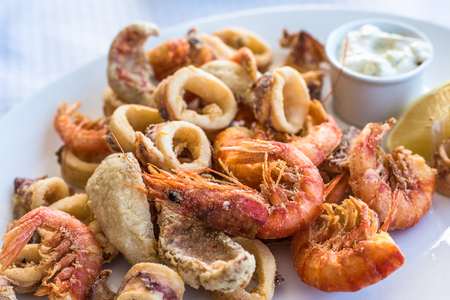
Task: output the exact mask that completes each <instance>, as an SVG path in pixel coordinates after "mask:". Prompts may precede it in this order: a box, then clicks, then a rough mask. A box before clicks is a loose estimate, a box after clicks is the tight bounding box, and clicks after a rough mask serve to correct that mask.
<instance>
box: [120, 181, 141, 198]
mask: <svg viewBox="0 0 450 300" xmlns="http://www.w3.org/2000/svg"><path fill="white" fill-rule="evenodd" d="M116 183H118V184H123V185H126V186H129V187H132V188H135V189H138V190H140V191H141V192H144V193H145V194H146V195H148V190H147V189H146V188H145V187H142V186H138V185H133V184H129V183H125V182H120V181H116Z"/></svg>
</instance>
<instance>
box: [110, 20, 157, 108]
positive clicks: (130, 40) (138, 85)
mask: <svg viewBox="0 0 450 300" xmlns="http://www.w3.org/2000/svg"><path fill="white" fill-rule="evenodd" d="M151 35H155V36H158V35H159V28H158V26H156V25H155V24H152V23H148V22H136V23H132V24H130V25H128V26H127V27H125V28H124V29H122V30H121V31H120V32H119V34H118V35H117V36H116V38H115V39H114V40H113V42H112V44H111V48H110V50H109V55H108V70H107V74H108V82H109V85H110V86H111V88H112V89H113V91H114V92H115V93H116V94H117V95H118V97H119V98H120V99H121V100H122V101H125V102H128V103H136V104H141V103H151V102H152V100H151V98H152V95H151V94H152V92H153V91H154V89H155V87H154V85H153V84H152V82H151V80H150V78H151V76H152V68H151V66H150V63H149V61H148V58H147V56H146V55H145V52H144V44H145V42H146V40H147V38H148V37H149V36H151Z"/></svg>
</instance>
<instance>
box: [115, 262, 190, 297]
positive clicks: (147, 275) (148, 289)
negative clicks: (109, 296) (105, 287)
mask: <svg viewBox="0 0 450 300" xmlns="http://www.w3.org/2000/svg"><path fill="white" fill-rule="evenodd" d="M183 294H184V282H183V280H181V278H180V276H179V275H178V274H177V273H176V272H174V271H172V270H171V269H170V268H168V267H166V266H164V265H161V264H152V263H140V264H137V265H134V266H133V267H132V268H131V269H130V270H129V271H128V272H127V274H126V275H125V277H124V278H123V281H122V285H121V286H120V287H119V290H118V291H117V295H116V299H117V300H159V299H170V300H181V299H182V298H183Z"/></svg>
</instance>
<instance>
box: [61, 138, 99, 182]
mask: <svg viewBox="0 0 450 300" xmlns="http://www.w3.org/2000/svg"><path fill="white" fill-rule="evenodd" d="M57 155H58V162H59V163H60V164H61V174H62V176H63V178H64V179H65V180H66V181H67V182H69V183H71V184H73V185H75V186H77V187H80V188H84V187H85V186H86V183H87V181H88V180H89V178H90V177H91V176H92V174H93V173H94V171H95V169H96V168H97V167H98V165H99V163H98V162H91V161H87V160H84V159H83V158H81V157H79V156H77V155H76V154H75V153H74V152H72V151H71V150H70V149H68V148H67V147H66V146H63V147H61V149H60V150H59V151H58V153H57Z"/></svg>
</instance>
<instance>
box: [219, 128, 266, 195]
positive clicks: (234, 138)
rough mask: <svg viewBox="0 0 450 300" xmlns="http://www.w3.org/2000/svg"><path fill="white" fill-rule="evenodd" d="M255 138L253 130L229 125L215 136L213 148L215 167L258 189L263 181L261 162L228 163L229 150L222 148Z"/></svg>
mask: <svg viewBox="0 0 450 300" xmlns="http://www.w3.org/2000/svg"><path fill="white" fill-rule="evenodd" d="M255 138H256V134H255V131H252V130H250V129H248V128H246V127H241V126H234V127H229V128H227V129H225V130H223V131H221V132H220V133H219V134H218V135H217V136H216V138H215V139H214V143H213V150H214V160H215V162H216V167H217V168H220V170H222V171H223V172H224V173H227V174H228V175H230V176H232V177H234V178H236V179H237V180H238V181H239V182H240V183H242V184H244V185H247V186H249V187H251V188H252V189H256V190H258V189H259V187H260V185H261V183H262V181H263V179H262V178H263V177H262V174H263V171H262V170H263V169H262V163H257V164H237V165H230V164H228V156H229V155H230V154H231V152H230V151H224V150H223V149H226V148H227V147H233V146H236V145H238V144H239V143H240V142H243V141H252V140H254V139H255Z"/></svg>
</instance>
